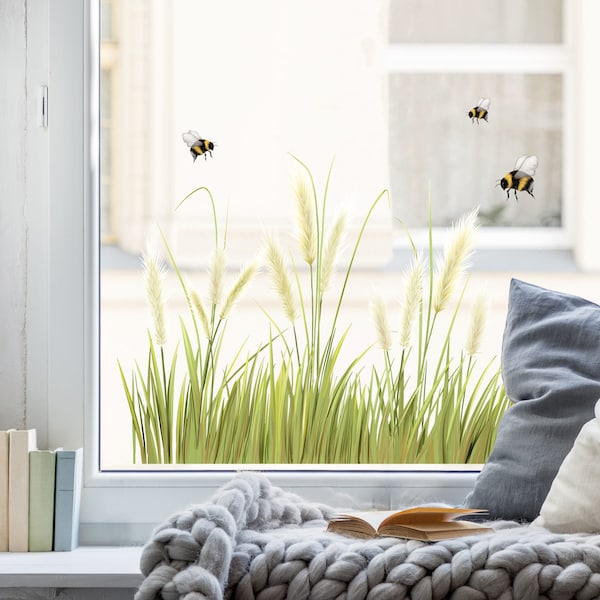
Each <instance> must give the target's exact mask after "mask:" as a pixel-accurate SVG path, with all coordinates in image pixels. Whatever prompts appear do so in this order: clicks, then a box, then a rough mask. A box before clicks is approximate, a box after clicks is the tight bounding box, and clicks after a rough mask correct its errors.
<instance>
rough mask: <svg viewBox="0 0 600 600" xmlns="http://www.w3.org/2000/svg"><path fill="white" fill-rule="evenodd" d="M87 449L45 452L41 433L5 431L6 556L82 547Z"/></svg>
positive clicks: (1, 520)
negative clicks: (39, 441)
mask: <svg viewBox="0 0 600 600" xmlns="http://www.w3.org/2000/svg"><path fill="white" fill-rule="evenodd" d="M82 476H83V450H82V449H81V448H78V449H77V450H64V449H62V448H58V449H56V450H39V449H38V448H37V442H36V430H35V429H24V430H20V429H9V430H8V431H0V552H50V551H53V550H54V551H69V550H73V549H74V548H76V547H77V545H78V538H79V507H80V501H81V482H82Z"/></svg>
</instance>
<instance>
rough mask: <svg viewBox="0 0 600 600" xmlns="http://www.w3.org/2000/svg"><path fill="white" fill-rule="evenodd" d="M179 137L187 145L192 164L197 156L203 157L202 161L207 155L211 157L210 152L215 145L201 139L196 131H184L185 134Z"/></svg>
mask: <svg viewBox="0 0 600 600" xmlns="http://www.w3.org/2000/svg"><path fill="white" fill-rule="evenodd" d="M181 137H182V138H183V141H184V142H185V143H186V144H187V145H188V147H189V149H190V154H191V155H192V158H193V159H194V162H195V161H196V159H197V158H198V157H199V156H202V155H204V160H206V155H207V154H210V155H211V156H212V151H213V150H214V148H215V144H214V143H213V142H211V141H209V140H205V139H203V138H201V137H200V134H199V133H198V132H197V131H192V130H190V131H186V132H185V133H182V134H181Z"/></svg>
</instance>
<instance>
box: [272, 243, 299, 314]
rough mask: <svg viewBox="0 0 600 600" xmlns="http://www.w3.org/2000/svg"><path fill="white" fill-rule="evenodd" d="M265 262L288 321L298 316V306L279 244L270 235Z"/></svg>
mask: <svg viewBox="0 0 600 600" xmlns="http://www.w3.org/2000/svg"><path fill="white" fill-rule="evenodd" d="M266 243H267V249H266V263H267V268H268V269H269V272H270V273H271V279H272V281H273V285H274V287H275V291H276V292H277V293H278V294H279V297H280V298H281V301H282V303H283V309H284V312H285V315H286V317H287V318H288V319H289V321H290V322H294V321H295V320H296V319H297V318H298V306H297V303H296V298H295V296H294V293H293V287H292V282H291V280H290V278H289V275H288V268H287V263H286V261H285V258H284V257H283V254H282V252H281V250H280V249H279V246H278V245H277V243H276V242H275V240H274V239H273V238H272V237H270V236H269V237H268V238H267V242H266Z"/></svg>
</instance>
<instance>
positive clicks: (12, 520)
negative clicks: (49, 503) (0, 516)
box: [8, 429, 36, 552]
mask: <svg viewBox="0 0 600 600" xmlns="http://www.w3.org/2000/svg"><path fill="white" fill-rule="evenodd" d="M35 447H36V431H35V429H14V430H12V431H10V432H9V434H8V549H9V551H10V552H27V550H28V548H29V451H30V450H35Z"/></svg>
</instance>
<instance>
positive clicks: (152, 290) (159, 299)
mask: <svg viewBox="0 0 600 600" xmlns="http://www.w3.org/2000/svg"><path fill="white" fill-rule="evenodd" d="M142 265H143V268H144V280H145V283H146V297H147V299H148V304H149V306H150V315H151V318H152V322H153V325H154V339H155V340H156V343H157V344H158V345H159V346H164V345H165V344H166V343H167V327H166V322H165V302H164V295H163V283H164V280H165V276H166V267H165V265H164V263H163V262H162V261H161V260H160V259H159V258H158V255H157V253H156V252H155V251H152V250H150V249H148V250H147V251H146V252H145V253H144V254H143V255H142Z"/></svg>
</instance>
